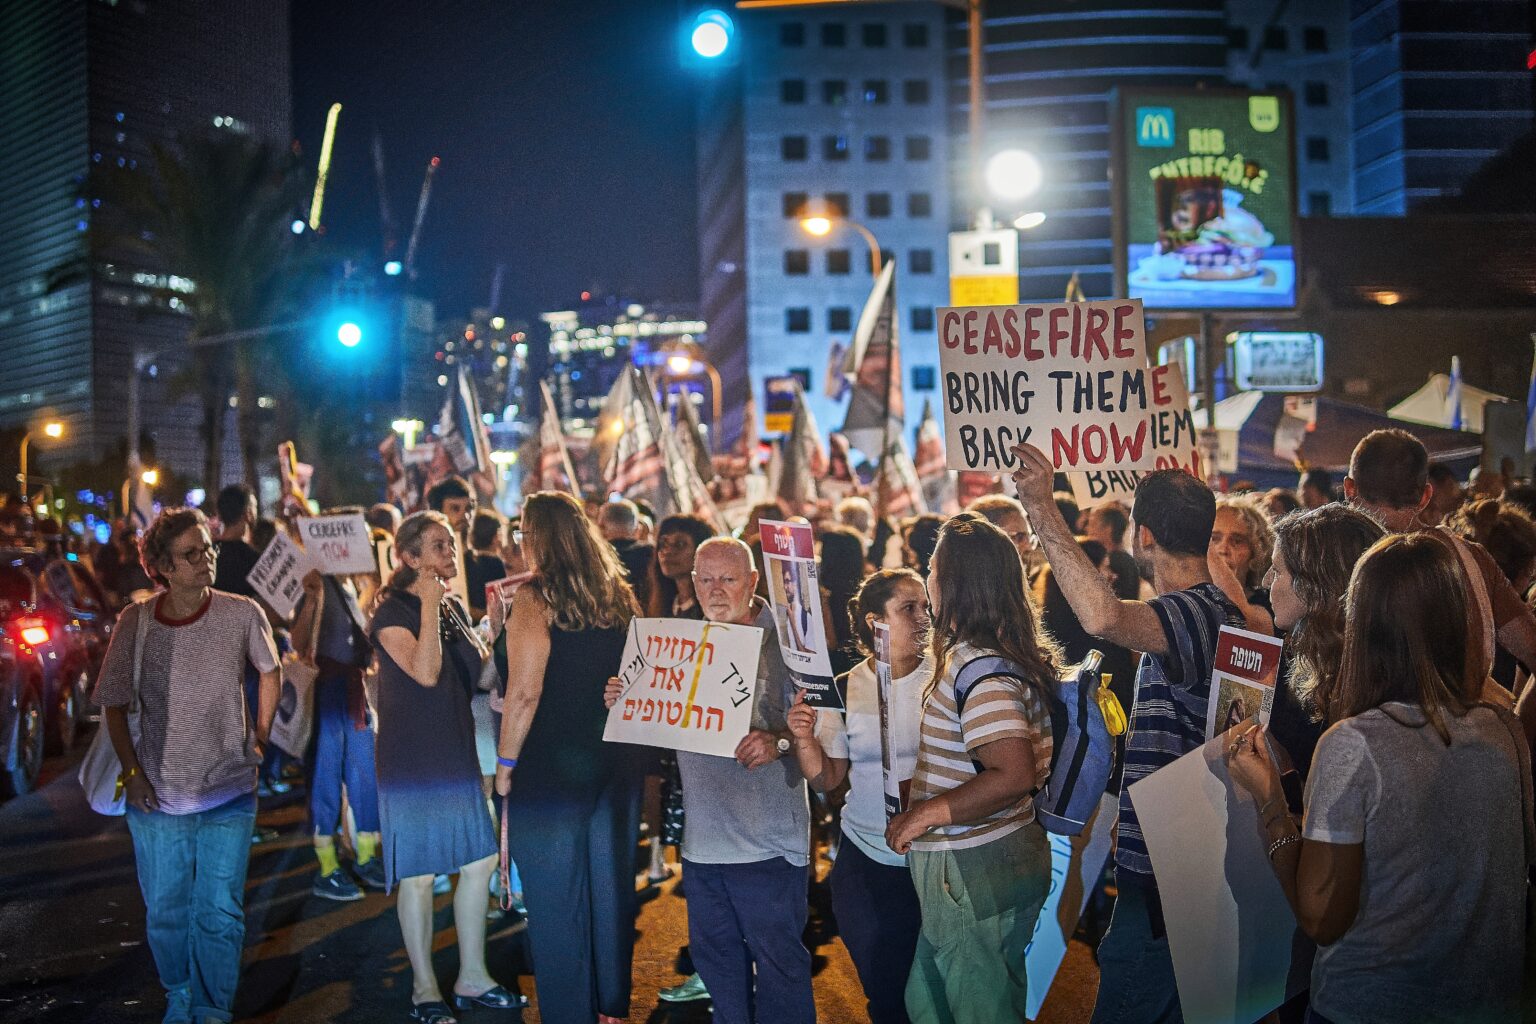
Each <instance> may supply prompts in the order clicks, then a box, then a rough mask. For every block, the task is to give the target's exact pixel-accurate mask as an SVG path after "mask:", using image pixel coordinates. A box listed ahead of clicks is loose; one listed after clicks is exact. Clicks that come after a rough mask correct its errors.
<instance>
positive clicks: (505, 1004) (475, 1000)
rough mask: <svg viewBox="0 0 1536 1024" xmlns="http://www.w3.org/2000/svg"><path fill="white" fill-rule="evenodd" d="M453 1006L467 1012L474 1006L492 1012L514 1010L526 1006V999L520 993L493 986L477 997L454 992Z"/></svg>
mask: <svg viewBox="0 0 1536 1024" xmlns="http://www.w3.org/2000/svg"><path fill="white" fill-rule="evenodd" d="M453 1005H454V1006H455V1007H456V1008H458V1009H460V1010H468V1009H470V1008H471V1007H475V1006H488V1007H490V1008H491V1009H493V1010H516V1009H520V1008H521V1007H524V1006H527V1005H528V997H527V996H525V995H522V994H521V993H513V992H508V991H507V990H506V989H504V988H502V987H501V986H500V985H493V986H491V987H490V988H488V989H486V990H485V991H484V992H481V993H480V994H479V995H477V996H462V995H459V993H457V992H455V993H454V994H453Z"/></svg>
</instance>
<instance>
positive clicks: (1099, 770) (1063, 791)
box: [955, 651, 1123, 836]
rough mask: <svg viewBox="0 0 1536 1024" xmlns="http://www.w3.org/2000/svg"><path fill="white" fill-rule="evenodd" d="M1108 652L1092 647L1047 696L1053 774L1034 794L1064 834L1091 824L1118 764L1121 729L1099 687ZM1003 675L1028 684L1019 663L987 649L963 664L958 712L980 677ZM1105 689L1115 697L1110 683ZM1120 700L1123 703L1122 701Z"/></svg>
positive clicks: (1038, 813)
mask: <svg viewBox="0 0 1536 1024" xmlns="http://www.w3.org/2000/svg"><path fill="white" fill-rule="evenodd" d="M1102 657H1103V656H1102V655H1100V654H1099V652H1098V651H1090V652H1089V653H1088V657H1086V658H1084V659H1083V662H1082V664H1081V665H1077V666H1073V667H1072V668H1070V669H1068V670H1067V671H1066V672H1065V673H1063V678H1062V679H1060V680H1059V681H1058V682H1057V684H1056V690H1055V692H1054V693H1051V694H1048V695H1047V698H1046V702H1045V703H1046V707H1047V710H1048V711H1049V712H1050V715H1051V739H1052V747H1051V774H1050V777H1049V778H1048V779H1046V782H1045V785H1044V786H1043V787H1038V788H1036V789H1035V790H1034V792H1032V793H1031V794H1030V796H1031V797H1033V798H1034V801H1035V817H1036V818H1037V819H1039V821H1040V824H1041V825H1042V826H1043V827H1044V828H1045V830H1046V831H1047V832H1054V833H1056V834H1057V835H1061V836H1075V835H1077V834H1078V833H1080V832H1081V831H1082V830H1083V828H1084V826H1086V825H1087V824H1088V821H1089V819H1091V818H1092V817H1093V815H1094V813H1095V812H1096V811H1097V810H1098V808H1099V802H1100V801H1101V800H1102V799H1103V797H1104V790H1105V788H1106V787H1107V786H1108V785H1109V775H1110V771H1111V770H1112V769H1113V768H1114V763H1115V733H1113V732H1112V731H1111V726H1110V724H1107V723H1106V721H1105V710H1104V707H1103V706H1102V703H1101V701H1102V700H1103V697H1102V696H1101V695H1100V692H1099V691H1100V689H1101V683H1102V678H1101V674H1100V672H1099V663H1100V661H1101V660H1102ZM999 676H1004V677H1008V678H1011V679H1016V680H1018V682H1019V684H1020V685H1021V686H1027V685H1028V684H1027V683H1025V681H1024V676H1023V673H1022V671H1021V669H1020V667H1019V665H1017V664H1016V663H1014V662H1013V661H1010V660H1009V659H1007V658H1004V657H1001V656H998V655H992V654H984V655H982V656H981V657H978V658H972V659H971V660H970V661H968V662H966V663H965V664H964V665H963V666H961V668H960V672H959V674H958V675H956V676H955V711H956V714H960V713H962V712H963V711H964V709H965V698H966V696H967V695H969V693H970V692H971V690H972V689H973V688H974V687H975V686H976V684H977V683H980V682H983V681H985V680H987V679H996V678H998V677H999ZM1104 695H1108V697H1109V699H1110V700H1111V701H1113V700H1114V697H1113V695H1111V694H1109V692H1108V690H1107V689H1106V690H1104ZM1115 706H1116V708H1118V706H1119V702H1118V701H1115ZM1113 717H1115V716H1114V715H1113V713H1112V714H1111V718H1113ZM1122 728H1123V727H1122ZM976 770H977V771H980V770H981V765H979V764H978V765H976Z"/></svg>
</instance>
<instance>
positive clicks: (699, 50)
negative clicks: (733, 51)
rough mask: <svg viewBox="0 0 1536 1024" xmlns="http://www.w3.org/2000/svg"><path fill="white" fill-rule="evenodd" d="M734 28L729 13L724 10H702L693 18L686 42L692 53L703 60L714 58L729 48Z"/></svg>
mask: <svg viewBox="0 0 1536 1024" xmlns="http://www.w3.org/2000/svg"><path fill="white" fill-rule="evenodd" d="M735 30H736V26H735V24H734V23H732V21H731V18H730V15H728V14H726V13H725V12H724V11H714V10H710V11H704V12H702V13H701V14H700V15H699V16H698V17H697V18H696V19H694V22H693V32H692V33H691V34H690V35H689V37H688V42H689V44H690V45H691V46H692V47H693V52H694V53H696V54H698V55H699V56H700V57H703V58H704V59H705V60H714V59H715V58H716V57H719V56H722V55H723V54H724V53H725V51H726V50H728V49H729V48H730V46H731V36H732V35H733V34H734V33H735Z"/></svg>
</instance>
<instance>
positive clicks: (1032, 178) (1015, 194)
mask: <svg viewBox="0 0 1536 1024" xmlns="http://www.w3.org/2000/svg"><path fill="white" fill-rule="evenodd" d="M1044 181H1045V171H1044V170H1042V169H1041V167H1040V160H1039V158H1037V157H1036V156H1035V155H1034V154H1033V153H1030V152H1026V151H1025V150H1022V149H1005V150H1003V151H1002V152H1001V153H996V154H994V155H993V157H992V159H990V160H988V161H987V189H988V191H990V192H991V193H992V194H993V195H996V196H997V197H998V198H1000V199H1009V200H1015V199H1026V198H1028V197H1029V196H1032V195H1034V194H1035V193H1036V192H1038V191H1039V190H1040V186H1041V184H1042V183H1044Z"/></svg>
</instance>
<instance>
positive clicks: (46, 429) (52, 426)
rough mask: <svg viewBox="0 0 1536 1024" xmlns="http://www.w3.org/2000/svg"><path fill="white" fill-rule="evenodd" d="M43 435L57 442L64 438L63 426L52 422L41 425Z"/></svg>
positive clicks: (55, 421)
mask: <svg viewBox="0 0 1536 1024" xmlns="http://www.w3.org/2000/svg"><path fill="white" fill-rule="evenodd" d="M43 433H44V434H46V435H47V436H48V437H51V438H53V439H54V440H55V441H57V440H58V439H59V438H61V437H63V436H64V424H62V423H60V422H58V421H57V420H54V421H53V422H52V423H45V424H43Z"/></svg>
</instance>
